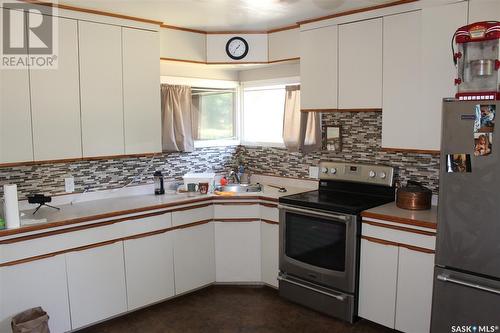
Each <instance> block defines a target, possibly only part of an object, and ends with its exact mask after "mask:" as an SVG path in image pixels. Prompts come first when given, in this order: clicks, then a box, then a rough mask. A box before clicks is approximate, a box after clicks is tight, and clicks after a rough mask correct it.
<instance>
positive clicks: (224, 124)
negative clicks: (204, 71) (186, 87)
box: [191, 87, 236, 141]
mask: <svg viewBox="0 0 500 333" xmlns="http://www.w3.org/2000/svg"><path fill="white" fill-rule="evenodd" d="M191 97H192V108H193V109H192V111H193V129H194V133H193V134H194V139H195V140H197V141H207V140H230V139H235V137H236V126H235V124H236V112H235V110H236V108H235V105H236V90H235V89H216V88H195V87H193V88H192V93H191Z"/></svg>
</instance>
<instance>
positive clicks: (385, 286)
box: [358, 239, 434, 333]
mask: <svg viewBox="0 0 500 333" xmlns="http://www.w3.org/2000/svg"><path fill="white" fill-rule="evenodd" d="M433 272H434V254H433V253H426V252H421V251H416V250H409V249H407V248H405V247H403V246H397V245H391V244H384V243H383V242H379V241H376V242H373V241H371V240H366V239H362V240H361V261H360V279H359V308H358V314H359V316H360V317H362V318H365V319H368V320H371V321H373V322H376V323H379V324H382V325H384V326H387V327H390V328H393V329H396V330H398V331H401V332H405V333H425V332H429V329H430V319H431V306H432V285H433Z"/></svg>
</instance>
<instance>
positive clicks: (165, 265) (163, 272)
mask: <svg viewBox="0 0 500 333" xmlns="http://www.w3.org/2000/svg"><path fill="white" fill-rule="evenodd" d="M123 249H124V254H125V273H126V277H127V298H128V310H129V311H130V310H134V309H137V308H139V307H142V306H146V305H148V304H151V303H155V302H158V301H160V300H163V299H166V298H169V297H172V296H174V294H175V292H174V257H173V251H172V249H173V242H172V233H170V232H166V233H163V234H159V235H154V236H150V237H144V238H137V239H131V240H127V241H125V242H123Z"/></svg>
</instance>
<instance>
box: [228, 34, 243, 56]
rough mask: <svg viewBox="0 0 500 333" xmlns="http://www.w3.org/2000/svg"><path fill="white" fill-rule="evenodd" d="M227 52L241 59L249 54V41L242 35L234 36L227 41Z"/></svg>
mask: <svg viewBox="0 0 500 333" xmlns="http://www.w3.org/2000/svg"><path fill="white" fill-rule="evenodd" d="M226 53H227V55H228V56H229V58H231V59H234V60H241V59H243V58H245V57H246V56H247V54H248V43H247V41H246V40H245V39H243V38H241V37H233V38H231V39H229V40H228V41H227V43H226Z"/></svg>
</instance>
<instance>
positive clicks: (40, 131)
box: [30, 18, 82, 161]
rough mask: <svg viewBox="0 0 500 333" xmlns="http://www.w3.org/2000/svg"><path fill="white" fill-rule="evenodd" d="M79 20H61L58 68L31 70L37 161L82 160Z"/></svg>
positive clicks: (59, 21)
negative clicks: (80, 158)
mask: <svg viewBox="0 0 500 333" xmlns="http://www.w3.org/2000/svg"><path fill="white" fill-rule="evenodd" d="M77 24H78V23H77V21H75V20H69V19H64V18H59V19H58V35H59V44H58V53H57V59H58V66H57V69H32V70H30V76H31V105H32V114H33V145H34V147H33V149H34V155H35V161H41V160H55V159H64V158H79V157H82V142H81V128H80V89H79V76H78V27H77Z"/></svg>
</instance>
